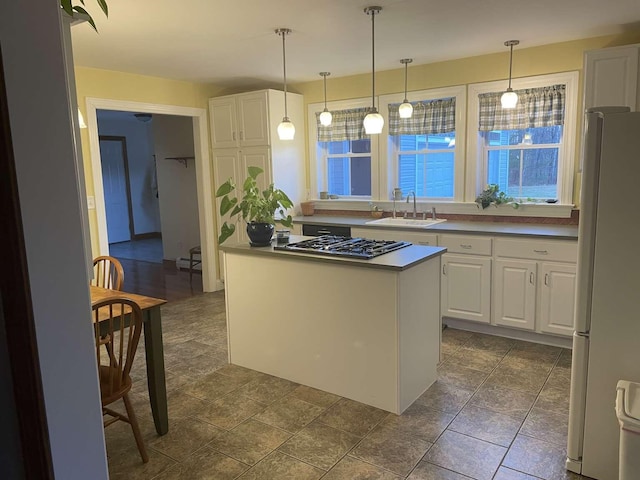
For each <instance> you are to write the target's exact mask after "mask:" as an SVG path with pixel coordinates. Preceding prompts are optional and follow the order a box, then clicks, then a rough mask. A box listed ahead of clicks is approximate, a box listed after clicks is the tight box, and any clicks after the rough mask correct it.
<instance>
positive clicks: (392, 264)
mask: <svg viewBox="0 0 640 480" xmlns="http://www.w3.org/2000/svg"><path fill="white" fill-rule="evenodd" d="M310 238H313V237H305V236H300V235H291V237H290V239H289V243H295V242H300V241H302V240H307V239H310ZM274 244H275V240H273V241H272V245H271V246H268V247H252V246H251V245H249V244H248V243H232V244H228V245H227V244H222V245H220V250H222V251H223V252H225V253H226V252H228V253H238V254H242V255H255V256H268V257H272V258H278V259H282V260H283V261H291V260H293V261H311V262H325V263H332V264H334V265H349V266H351V265H352V266H354V267H363V268H378V269H384V270H396V271H402V270H407V269H409V268H411V267H413V266H415V265H418V264H420V263H422V262H426V261H428V260H430V259H432V258H437V257H439V256H440V255H442V254H443V253H446V251H447V249H446V248H443V247H428V246H425V245H410V246H408V247H404V248H401V249H399V250H394V251H392V252H389V253H385V254H384V255H380V256H378V257H374V258H371V259H369V260H363V259H359V258H349V257H340V256H331V255H317V254H313V253H302V252H293V251H286V250H275V249H274V248H273V246H274Z"/></svg>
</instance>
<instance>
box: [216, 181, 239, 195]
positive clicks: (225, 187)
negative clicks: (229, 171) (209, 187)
mask: <svg viewBox="0 0 640 480" xmlns="http://www.w3.org/2000/svg"><path fill="white" fill-rule="evenodd" d="M235 187H236V186H235V185H234V184H233V182H232V180H231V179H229V180H227V181H226V182H224V183H223V184H222V185H220V186H219V187H218V190H217V191H216V197H222V196H223V195H228V194H230V193H231V192H232V191H233V189H234V188H235Z"/></svg>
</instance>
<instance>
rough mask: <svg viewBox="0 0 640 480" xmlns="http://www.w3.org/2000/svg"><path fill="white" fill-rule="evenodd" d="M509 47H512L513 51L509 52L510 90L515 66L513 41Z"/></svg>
mask: <svg viewBox="0 0 640 480" xmlns="http://www.w3.org/2000/svg"><path fill="white" fill-rule="evenodd" d="M509 47H510V48H511V51H510V53H509V90H511V67H512V66H513V42H511V43H510V45H509ZM503 85H504V84H503Z"/></svg>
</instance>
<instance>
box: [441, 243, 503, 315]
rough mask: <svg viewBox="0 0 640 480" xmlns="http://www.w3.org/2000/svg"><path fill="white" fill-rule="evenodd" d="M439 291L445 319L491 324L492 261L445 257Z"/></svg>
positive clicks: (476, 257)
mask: <svg viewBox="0 0 640 480" xmlns="http://www.w3.org/2000/svg"><path fill="white" fill-rule="evenodd" d="M440 288H441V295H442V297H441V301H440V311H441V314H442V316H443V317H452V318H461V319H464V320H472V321H474V322H481V323H489V322H490V320H491V303H490V302H491V258H490V257H480V256H475V255H455V254H450V253H446V254H444V255H443V256H442V280H441V282H440Z"/></svg>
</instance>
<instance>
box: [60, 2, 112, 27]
mask: <svg viewBox="0 0 640 480" xmlns="http://www.w3.org/2000/svg"><path fill="white" fill-rule="evenodd" d="M96 1H97V2H98V5H100V9H101V10H102V12H103V13H104V15H105V17H108V16H109V7H108V5H107V1H106V0H96ZM80 3H81V4H82V5H84V4H85V3H84V0H80ZM60 8H62V9H63V10H64V11H65V12H66V13H67V15H69V16H70V17H74V16H75V14H76V13H79V14H81V15H82V18H84V19H86V20H87V22H89V25H91V27H92V28H93V29H94V30H95V31H96V32H97V31H98V27H96V22H95V21H94V20H93V17H92V16H91V14H90V13H89V12H87V10H85V9H84V7H81V6H80V5H74V4H73V2H72V0H60Z"/></svg>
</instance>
